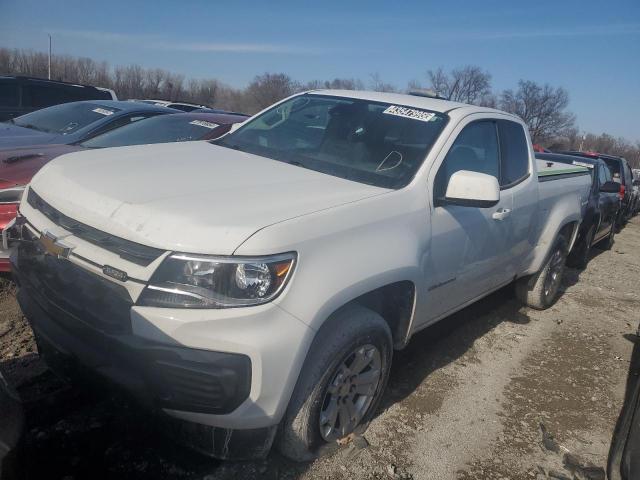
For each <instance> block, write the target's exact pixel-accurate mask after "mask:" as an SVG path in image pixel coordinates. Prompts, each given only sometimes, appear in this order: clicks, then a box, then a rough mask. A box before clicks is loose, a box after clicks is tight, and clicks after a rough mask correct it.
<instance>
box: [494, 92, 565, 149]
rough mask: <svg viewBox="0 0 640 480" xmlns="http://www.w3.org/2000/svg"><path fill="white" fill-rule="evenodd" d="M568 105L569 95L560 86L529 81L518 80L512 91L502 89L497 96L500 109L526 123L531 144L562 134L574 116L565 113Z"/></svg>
mask: <svg viewBox="0 0 640 480" xmlns="http://www.w3.org/2000/svg"><path fill="white" fill-rule="evenodd" d="M568 106H569V94H568V93H567V91H566V90H565V89H564V88H562V87H557V88H553V87H551V86H550V85H548V84H545V85H539V84H537V83H536V82H533V81H530V80H520V82H518V89H517V90H516V91H513V90H505V91H504V92H502V94H501V95H500V108H501V109H502V110H505V111H507V112H510V113H514V114H516V115H518V116H519V117H520V118H522V119H523V120H524V121H525V122H526V123H527V125H528V126H529V132H530V134H531V139H532V141H533V142H534V143H540V142H544V141H548V140H550V139H551V138H553V137H556V136H560V135H563V134H564V133H565V131H566V130H567V129H568V128H571V127H572V126H573V125H574V123H575V116H574V115H573V114H572V113H570V112H567V110H566V109H567V107H568Z"/></svg>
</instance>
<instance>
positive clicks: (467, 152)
mask: <svg viewBox="0 0 640 480" xmlns="http://www.w3.org/2000/svg"><path fill="white" fill-rule="evenodd" d="M499 158H500V157H499V148H498V135H497V131H496V124H495V122H493V121H491V120H480V121H477V122H473V123H470V124H469V125H467V126H466V127H464V129H463V130H462V131H461V132H460V134H459V135H458V138H456V140H455V142H454V143H453V145H452V146H451V149H450V150H449V153H447V156H446V157H445V159H444V161H443V162H442V165H440V169H439V170H438V173H437V174H436V178H435V181H434V185H433V191H434V200H437V199H442V198H444V196H445V193H446V191H447V185H448V184H449V179H450V178H451V175H453V174H454V173H455V172H458V171H460V170H469V171H472V172H479V173H486V174H487V175H492V176H494V177H496V178H500V160H499Z"/></svg>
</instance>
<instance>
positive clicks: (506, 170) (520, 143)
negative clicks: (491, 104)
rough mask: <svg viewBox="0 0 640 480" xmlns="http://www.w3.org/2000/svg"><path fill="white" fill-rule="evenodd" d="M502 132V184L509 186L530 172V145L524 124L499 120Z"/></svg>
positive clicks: (499, 127)
mask: <svg viewBox="0 0 640 480" xmlns="http://www.w3.org/2000/svg"><path fill="white" fill-rule="evenodd" d="M498 129H499V132H500V153H501V168H500V185H501V186H509V185H512V184H514V183H516V182H518V181H519V180H522V179H523V178H525V177H526V176H527V175H528V173H529V146H528V144H527V137H526V136H525V134H524V129H523V128H522V125H520V124H519V123H516V122H511V121H509V120H498Z"/></svg>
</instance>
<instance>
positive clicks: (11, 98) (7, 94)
mask: <svg viewBox="0 0 640 480" xmlns="http://www.w3.org/2000/svg"><path fill="white" fill-rule="evenodd" d="M19 88H20V87H19V86H18V84H17V83H14V82H3V83H0V107H17V106H18V104H19V97H20V95H19V94H18V93H19Z"/></svg>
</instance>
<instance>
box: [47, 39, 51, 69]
mask: <svg viewBox="0 0 640 480" xmlns="http://www.w3.org/2000/svg"><path fill="white" fill-rule="evenodd" d="M47 35H49V80H51V34H50V33H48V34H47Z"/></svg>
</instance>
